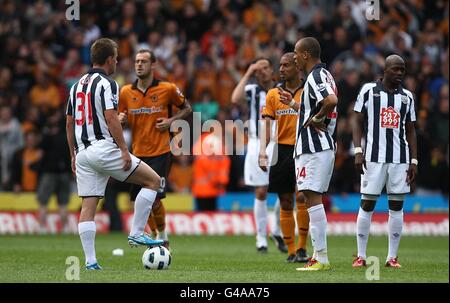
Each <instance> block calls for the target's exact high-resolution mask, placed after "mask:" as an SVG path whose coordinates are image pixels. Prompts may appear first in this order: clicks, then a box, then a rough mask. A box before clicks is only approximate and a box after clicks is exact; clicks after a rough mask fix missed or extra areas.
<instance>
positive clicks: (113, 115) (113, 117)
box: [104, 109, 131, 171]
mask: <svg viewBox="0 0 450 303" xmlns="http://www.w3.org/2000/svg"><path fill="white" fill-rule="evenodd" d="M104 113H105V119H106V123H107V124H108V128H109V132H110V133H111V136H112V137H113V138H114V141H115V142H116V143H117V145H118V146H119V149H120V151H121V153H122V160H123V170H125V171H127V170H129V169H130V167H131V157H130V153H129V152H128V147H127V144H126V143H125V139H124V138H123V132H122V126H121V125H120V122H119V118H118V115H117V111H116V110H114V109H107V110H105V112H104Z"/></svg>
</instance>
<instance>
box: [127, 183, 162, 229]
mask: <svg viewBox="0 0 450 303" xmlns="http://www.w3.org/2000/svg"><path fill="white" fill-rule="evenodd" d="M155 198H156V191H154V190H152V189H149V188H142V189H141V190H140V191H139V194H138V195H137V197H136V200H135V202H134V214H133V221H132V224H131V230H130V236H133V237H137V236H140V235H142V234H143V233H144V228H145V224H147V220H148V216H149V215H150V212H151V211H152V206H153V202H155Z"/></svg>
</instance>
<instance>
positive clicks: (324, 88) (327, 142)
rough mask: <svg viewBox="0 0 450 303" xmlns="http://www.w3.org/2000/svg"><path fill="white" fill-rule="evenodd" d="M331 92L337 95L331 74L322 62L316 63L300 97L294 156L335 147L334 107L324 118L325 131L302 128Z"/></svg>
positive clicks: (335, 115) (335, 116) (335, 117)
mask: <svg viewBox="0 0 450 303" xmlns="http://www.w3.org/2000/svg"><path fill="white" fill-rule="evenodd" d="M333 94H334V95H337V88H336V84H335V82H334V79H333V76H332V75H331V74H330V72H329V71H328V70H326V69H325V64H324V63H319V64H316V65H315V66H314V67H313V69H312V70H311V72H310V73H309V75H308V77H307V79H306V82H305V85H304V88H303V93H302V95H301V97H300V98H301V100H300V108H299V112H298V114H299V117H298V122H297V131H296V133H297V140H296V142H295V154H294V156H295V157H296V156H298V155H301V154H311V153H317V152H321V151H324V150H329V149H331V150H335V149H336V120H337V111H336V108H334V109H333V111H332V112H331V113H330V114H329V115H328V117H327V118H326V119H325V124H326V125H327V131H325V132H317V131H316V130H315V129H314V128H313V127H307V128H304V125H305V124H306V123H307V122H308V121H309V120H310V119H311V118H312V117H313V116H314V115H315V114H317V113H318V112H319V111H320V108H321V107H322V100H323V99H325V98H326V97H328V96H329V95H333Z"/></svg>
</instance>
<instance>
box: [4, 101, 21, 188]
mask: <svg viewBox="0 0 450 303" xmlns="http://www.w3.org/2000/svg"><path fill="white" fill-rule="evenodd" d="M23 144H24V140H23V133H22V128H21V126H20V123H19V121H18V120H17V118H15V117H13V115H12V110H11V107H9V106H7V105H0V180H1V183H0V190H11V169H15V168H14V167H11V163H12V159H13V156H14V153H15V152H16V151H17V150H18V149H20V148H22V146H23Z"/></svg>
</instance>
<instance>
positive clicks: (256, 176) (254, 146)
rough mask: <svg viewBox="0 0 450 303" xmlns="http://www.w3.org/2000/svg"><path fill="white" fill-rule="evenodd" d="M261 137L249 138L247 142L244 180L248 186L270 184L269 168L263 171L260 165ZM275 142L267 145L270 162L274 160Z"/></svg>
mask: <svg viewBox="0 0 450 303" xmlns="http://www.w3.org/2000/svg"><path fill="white" fill-rule="evenodd" d="M259 144H260V143H259V139H257V138H249V140H248V143H247V155H246V156H245V162H244V182H245V185H247V186H267V185H269V169H270V168H269V169H267V171H266V172H265V171H263V170H262V169H261V168H260V167H259V163H258V157H259ZM273 147H274V143H273V142H272V141H270V142H269V144H268V145H267V147H266V153H267V157H268V159H267V160H268V162H267V163H271V162H272V154H273Z"/></svg>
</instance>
